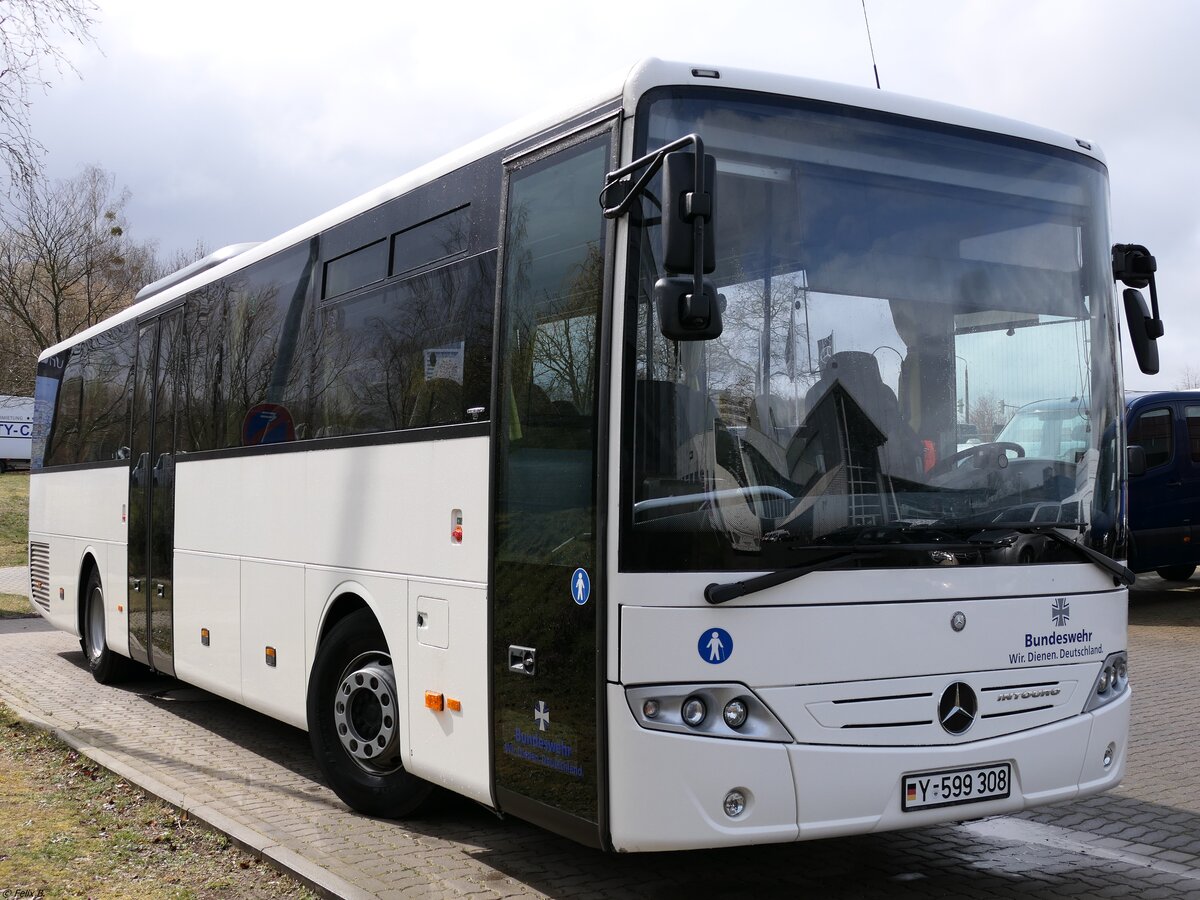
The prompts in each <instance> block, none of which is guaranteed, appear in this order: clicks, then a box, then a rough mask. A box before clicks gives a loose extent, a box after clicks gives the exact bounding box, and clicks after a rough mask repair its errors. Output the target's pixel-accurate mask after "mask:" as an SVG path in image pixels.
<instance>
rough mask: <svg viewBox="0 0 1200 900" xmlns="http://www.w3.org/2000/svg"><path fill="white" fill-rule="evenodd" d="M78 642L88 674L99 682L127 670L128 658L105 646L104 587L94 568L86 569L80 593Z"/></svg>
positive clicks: (107, 681)
mask: <svg viewBox="0 0 1200 900" xmlns="http://www.w3.org/2000/svg"><path fill="white" fill-rule="evenodd" d="M80 634H81V635H82V636H81V637H80V639H79V646H80V647H82V648H83V658H84V659H86V660H87V664H88V668H89V669H90V670H91V672H92V677H93V678H95V679H96V680H97V681H98V682H100V683H101V684H113V683H114V682H117V681H120V680H122V679H123V678H125V677H126V676H127V675H128V674H129V669H130V662H129V660H128V659H126V658H125V657H124V656H122V655H121V654H119V653H115V652H113V651H112V650H110V649H109V647H108V637H107V632H106V629H105V625H104V587H103V585H101V583H100V573H99V572H97V571H96V570H95V569H94V568H93V569H92V570H91V571H90V572H89V573H88V580H87V587H86V588H85V589H84V595H83V628H81V629H80Z"/></svg>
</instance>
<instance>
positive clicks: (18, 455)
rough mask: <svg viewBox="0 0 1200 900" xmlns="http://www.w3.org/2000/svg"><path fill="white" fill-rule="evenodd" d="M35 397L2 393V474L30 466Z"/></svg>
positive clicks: (0, 398) (0, 429)
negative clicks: (11, 395) (10, 395)
mask: <svg viewBox="0 0 1200 900" xmlns="http://www.w3.org/2000/svg"><path fill="white" fill-rule="evenodd" d="M32 440H33V398H32V397H9V396H5V395H0V474H2V473H4V472H7V471H8V470H9V469H12V468H22V469H27V468H29V450H30V445H31V443H32Z"/></svg>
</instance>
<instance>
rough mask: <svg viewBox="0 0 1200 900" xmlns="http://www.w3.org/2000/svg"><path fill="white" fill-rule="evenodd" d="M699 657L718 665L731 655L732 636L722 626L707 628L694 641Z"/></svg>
mask: <svg viewBox="0 0 1200 900" xmlns="http://www.w3.org/2000/svg"><path fill="white" fill-rule="evenodd" d="M696 651H697V652H698V653H699V654H700V658H701V659H702V660H704V661H705V662H706V663H709V664H710V665H714V666H716V665H720V664H721V663H723V662H725V660H727V659H729V657H731V656H733V638H732V637H731V636H730V634H729V632H728V631H726V630H725V629H724V628H707V629H705V630H704V632H703V633H701V635H700V640H698V641H697V642H696Z"/></svg>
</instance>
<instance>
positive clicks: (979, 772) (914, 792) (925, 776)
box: [900, 763, 1012, 812]
mask: <svg viewBox="0 0 1200 900" xmlns="http://www.w3.org/2000/svg"><path fill="white" fill-rule="evenodd" d="M1011 791H1012V767H1011V766H1010V765H1009V764H1008V763H988V764H986V765H982V766H972V767H970V768H965V769H942V770H940V771H937V772H915V773H914V774H912V775H905V776H904V778H902V779H901V781H900V808H901V809H902V810H904V811H905V812H911V811H912V810H915V809H934V808H936V807H939V806H957V805H958V804H960V803H978V802H979V801H981V800H995V799H997V798H1000V797H1007V796H1008V795H1009V794H1010V793H1011Z"/></svg>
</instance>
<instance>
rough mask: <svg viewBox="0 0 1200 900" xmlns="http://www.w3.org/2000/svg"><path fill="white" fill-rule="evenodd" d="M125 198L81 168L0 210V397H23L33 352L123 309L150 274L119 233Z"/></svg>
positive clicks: (148, 249)
mask: <svg viewBox="0 0 1200 900" xmlns="http://www.w3.org/2000/svg"><path fill="white" fill-rule="evenodd" d="M128 198H129V195H128V192H127V191H117V190H116V189H115V184H114V179H113V176H112V175H111V174H109V173H108V172H105V171H104V170H103V169H99V168H95V167H92V168H88V169H85V170H84V171H83V172H81V173H80V174H79V175H77V176H76V177H74V178H71V179H67V180H64V181H57V182H53V183H50V182H46V181H44V180H42V179H40V178H37V179H34V180H33V181H32V182H30V183H28V184H24V185H20V186H19V187H18V189H17V191H16V193H15V196H14V197H13V199H12V202H11V203H9V204H7V205H5V206H3V207H2V208H0V393H26V392H28V391H29V390H30V388H31V387H32V383H33V371H34V361H35V360H36V358H37V355H38V353H39V352H40V351H41V350H42V349H44V348H46V347H49V346H51V345H52V344H56V343H58V342H59V341H61V340H64V339H65V338H68V337H70V336H71V335H74V334H77V333H78V332H80V331H82V330H84V329H85V328H87V327H89V326H91V325H94V324H96V323H97V322H99V321H101V320H102V319H104V318H106V317H107V316H109V315H111V314H112V313H114V312H116V311H118V310H120V309H122V308H124V307H125V306H127V305H129V303H130V302H131V301H132V300H133V297H134V294H136V293H137V291H138V289H139V288H141V287H142V286H143V285H144V284H145V283H146V282H147V281H148V280H150V275H151V274H152V273H153V270H154V266H155V263H154V248H153V245H152V244H138V243H135V242H134V241H132V240H130V238H129V237H128V236H127V234H126V222H125V218H124V214H123V213H124V207H125V203H126V202H127V200H128Z"/></svg>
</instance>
